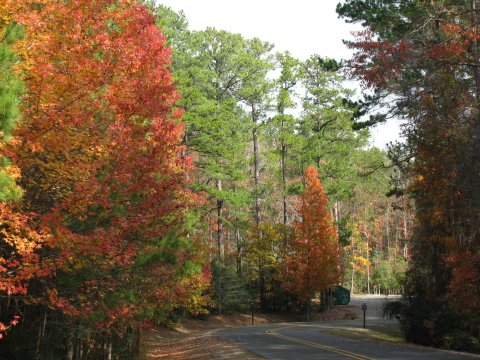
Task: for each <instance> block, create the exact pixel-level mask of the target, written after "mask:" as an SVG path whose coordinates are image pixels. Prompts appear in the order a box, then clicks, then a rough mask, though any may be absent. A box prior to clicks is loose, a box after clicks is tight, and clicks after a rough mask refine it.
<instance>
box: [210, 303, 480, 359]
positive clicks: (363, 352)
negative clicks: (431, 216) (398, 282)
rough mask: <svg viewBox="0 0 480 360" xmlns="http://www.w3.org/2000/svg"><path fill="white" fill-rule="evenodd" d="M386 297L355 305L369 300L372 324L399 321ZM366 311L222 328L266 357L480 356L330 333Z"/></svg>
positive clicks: (352, 324)
mask: <svg viewBox="0 0 480 360" xmlns="http://www.w3.org/2000/svg"><path fill="white" fill-rule="evenodd" d="M384 301H385V299H384V298H381V297H378V296H370V297H355V298H352V304H354V305H357V306H358V308H359V314H360V313H361V309H360V305H361V304H362V303H364V302H365V303H367V306H368V307H367V326H368V324H376V325H381V324H386V323H391V322H392V321H395V320H388V319H383V318H382V317H381V305H382V304H383V302H384ZM362 326H363V314H362V316H359V317H358V319H355V320H342V321H334V322H333V321H332V322H308V323H300V322H299V323H284V324H270V325H262V326H251V327H242V328H231V329H223V330H221V331H219V336H220V337H221V338H222V340H225V341H227V342H231V343H235V344H237V345H239V346H241V347H242V348H245V349H248V350H250V351H251V352H253V353H255V354H257V355H260V356H261V357H263V358H265V359H279V360H281V359H302V360H303V359H338V360H342V359H357V360H370V359H395V360H399V359H409V360H410V359H435V360H447V359H459V360H463V359H465V360H467V359H480V356H476V355H469V354H464V353H458V352H451V351H444V350H437V349H430V348H425V347H418V346H412V345H399V344H392V343H386V342H377V341H368V340H360V339H351V338H345V337H341V336H335V335H330V334H328V333H327V332H326V331H325V330H326V329H327V328H332V327H334V328H341V327H362Z"/></svg>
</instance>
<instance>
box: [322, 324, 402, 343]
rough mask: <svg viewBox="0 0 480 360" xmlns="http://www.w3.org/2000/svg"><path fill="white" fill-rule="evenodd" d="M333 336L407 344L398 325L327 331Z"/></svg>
mask: <svg viewBox="0 0 480 360" xmlns="http://www.w3.org/2000/svg"><path fill="white" fill-rule="evenodd" d="M326 332H327V333H329V334H331V335H338V336H344V337H349V338H354V339H365V340H376V341H387V342H392V343H397V344H399V343H405V337H404V335H403V333H402V331H401V329H400V325H398V324H388V325H371V326H369V327H367V328H366V329H364V328H356V327H348V328H330V329H327V330H326Z"/></svg>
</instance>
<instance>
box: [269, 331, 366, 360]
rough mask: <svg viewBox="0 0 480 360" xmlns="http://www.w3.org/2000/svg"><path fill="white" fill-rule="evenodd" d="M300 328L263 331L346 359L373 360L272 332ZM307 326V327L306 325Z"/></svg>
mask: <svg viewBox="0 0 480 360" xmlns="http://www.w3.org/2000/svg"><path fill="white" fill-rule="evenodd" d="M300 326H305V325H298V326H284V327H281V328H278V329H270V330H267V331H265V333H266V334H268V335H272V336H275V337H278V338H280V339H284V340H288V341H292V342H296V343H299V344H303V345H307V346H310V347H313V348H317V349H321V350H326V351H330V352H333V353H336V354H341V355H345V356H347V357H349V358H352V359H357V360H374V359H373V358H369V357H367V356H363V355H360V354H355V353H353V352H350V351H346V350H342V349H338V348H335V347H333V346H327V345H321V344H317V343H313V342H310V341H305V340H301V339H297V338H293V337H290V336H286V335H281V334H278V333H276V332H274V331H273V330H280V329H285V328H293V327H300ZM307 326H308V325H307Z"/></svg>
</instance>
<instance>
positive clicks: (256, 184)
mask: <svg viewBox="0 0 480 360" xmlns="http://www.w3.org/2000/svg"><path fill="white" fill-rule="evenodd" d="M252 121H253V130H252V140H253V183H254V187H255V188H254V196H255V224H256V226H257V231H258V226H259V224H260V203H259V182H260V167H259V161H258V160H259V155H258V135H257V131H258V127H257V113H256V109H255V105H252Z"/></svg>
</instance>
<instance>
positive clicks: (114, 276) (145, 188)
mask: <svg viewBox="0 0 480 360" xmlns="http://www.w3.org/2000/svg"><path fill="white" fill-rule="evenodd" d="M0 9H1V8H0ZM8 9H9V10H10V11H12V9H14V8H13V7H9V8H8ZM8 16H9V17H11V18H12V19H13V20H14V21H16V22H17V23H20V24H22V25H23V26H24V28H25V32H26V36H25V38H24V40H22V41H20V42H18V44H17V45H16V51H17V53H18V54H19V55H20V56H21V59H22V61H21V63H20V64H19V65H18V66H17V68H16V71H17V73H18V74H19V76H21V77H22V79H23V81H24V83H25V94H24V97H23V102H22V108H21V110H22V120H21V121H20V122H19V124H18V126H17V128H16V129H15V131H14V140H13V141H11V142H10V143H9V144H7V145H6V146H5V148H4V149H2V150H3V155H7V156H9V157H10V158H11V159H12V161H13V163H14V164H15V165H16V166H18V167H19V168H20V170H21V174H22V176H21V179H20V181H19V183H20V185H21V186H22V188H23V190H24V198H23V200H22V204H21V206H22V208H23V211H29V212H30V211H31V212H35V213H36V214H37V216H36V217H35V221H33V220H30V221H29V225H30V226H31V227H32V228H35V229H37V230H39V231H40V230H41V231H42V232H43V233H44V234H47V235H46V236H44V237H42V242H43V248H42V251H41V256H40V257H39V258H38V261H37V258H35V261H36V262H37V263H38V269H37V274H41V275H42V277H43V279H40V278H39V279H37V280H38V284H37V285H36V287H35V288H36V291H35V292H32V293H30V299H31V300H30V302H35V303H36V304H44V305H47V306H48V307H49V308H50V309H56V310H60V311H61V312H62V313H63V314H64V315H65V316H66V317H67V318H71V319H72V321H78V320H81V321H82V322H83V323H84V324H85V323H86V324H87V326H91V327H92V328H94V329H97V330H100V331H106V332H117V333H118V332H120V333H121V332H124V331H126V330H127V329H130V328H138V327H139V326H140V325H141V324H142V322H143V321H144V320H160V321H164V320H165V318H166V317H167V316H168V314H169V313H170V312H171V311H172V310H173V309H174V308H178V307H186V308H188V309H189V310H191V311H196V310H198V309H199V307H200V306H201V305H202V304H203V302H204V298H203V297H202V296H201V293H202V290H203V289H204V288H205V287H206V286H207V285H208V281H209V274H208V273H207V272H203V271H201V270H202V264H201V261H200V259H199V258H200V255H197V254H201V252H200V251H197V250H195V247H196V245H195V243H194V242H193V241H187V240H186V237H185V236H184V235H185V234H186V231H185V229H184V228H183V225H182V224H183V223H184V219H185V215H186V212H187V211H188V210H189V208H191V207H193V206H195V203H196V202H197V200H198V199H196V197H195V196H194V195H193V194H191V193H190V192H189V191H188V190H187V188H188V186H187V184H186V176H185V171H188V168H189V161H188V159H186V158H185V157H182V156H181V152H182V147H181V146H179V145H178V144H179V141H180V138H181V136H182V133H183V129H184V127H183V123H182V122H181V115H182V113H181V111H179V110H177V109H176V107H175V104H176V101H177V100H178V97H179V96H178V94H177V93H176V91H175V89H174V84H173V80H172V76H171V74H170V70H169V63H170V54H171V50H170V49H169V48H168V47H167V46H166V45H165V37H164V35H163V34H162V33H161V31H160V29H159V28H158V27H157V26H156V25H155V19H154V17H153V15H152V14H151V13H150V12H149V11H148V9H147V8H146V7H144V6H142V5H141V4H139V2H137V1H131V0H117V1H112V0H100V1H72V2H68V3H65V2H63V1H45V2H42V1H39V2H35V3H31V4H30V3H26V4H25V8H23V7H22V8H21V9H19V10H18V11H16V12H15V11H14V12H13V14H10V13H9V14H8ZM32 219H33V218H32ZM34 275H35V274H34ZM0 290H3V289H2V288H0ZM46 311H47V310H46ZM47 312H48V311H47ZM47 312H46V314H47ZM46 317H47V315H45V318H46Z"/></svg>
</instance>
